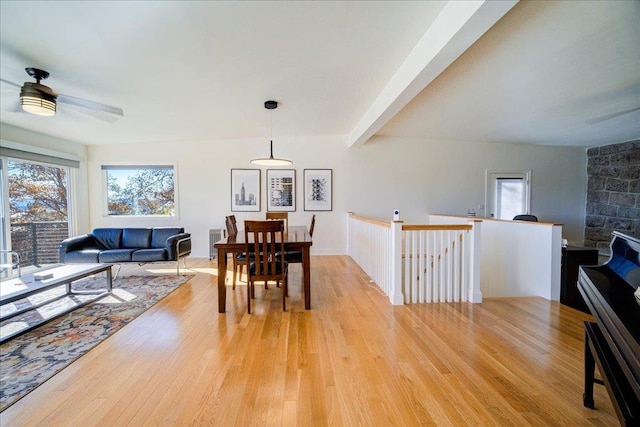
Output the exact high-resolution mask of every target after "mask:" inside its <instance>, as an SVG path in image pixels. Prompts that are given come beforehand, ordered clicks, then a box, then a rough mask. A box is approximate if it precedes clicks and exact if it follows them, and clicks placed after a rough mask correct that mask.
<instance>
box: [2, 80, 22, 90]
mask: <svg viewBox="0 0 640 427" xmlns="http://www.w3.org/2000/svg"><path fill="white" fill-rule="evenodd" d="M0 82H2V83H6V84H8V85H11V86H15V87H17V88H20V87H22V85H19V84H18V83H14V82H10V81H9V80H5V79H2V78H0Z"/></svg>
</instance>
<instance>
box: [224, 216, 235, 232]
mask: <svg viewBox="0 0 640 427" xmlns="http://www.w3.org/2000/svg"><path fill="white" fill-rule="evenodd" d="M224 224H225V226H226V227H227V236H236V235H238V225H237V224H236V216H235V215H229V216H227V217H226V218H225V220H224Z"/></svg>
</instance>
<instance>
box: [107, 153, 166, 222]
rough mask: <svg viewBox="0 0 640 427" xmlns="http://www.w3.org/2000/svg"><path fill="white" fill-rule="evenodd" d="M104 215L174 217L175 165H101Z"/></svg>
mask: <svg viewBox="0 0 640 427" xmlns="http://www.w3.org/2000/svg"><path fill="white" fill-rule="evenodd" d="M102 171H103V176H104V182H105V194H106V215H108V216H167V217H175V216H176V184H175V181H176V180H175V166H173V165H144V166H139V165H126V166H113V165H103V166H102Z"/></svg>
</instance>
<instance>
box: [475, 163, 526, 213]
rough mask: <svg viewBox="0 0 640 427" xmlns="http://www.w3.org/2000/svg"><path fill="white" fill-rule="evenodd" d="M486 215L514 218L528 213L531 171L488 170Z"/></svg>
mask: <svg viewBox="0 0 640 427" xmlns="http://www.w3.org/2000/svg"><path fill="white" fill-rule="evenodd" d="M486 175H487V182H486V190H485V205H486V211H485V212H486V216H487V217H488V218H495V219H513V217H514V216H516V215H520V214H528V213H529V207H530V199H531V179H530V177H531V171H490V170H488V171H487V172H486Z"/></svg>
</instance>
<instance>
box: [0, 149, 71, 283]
mask: <svg viewBox="0 0 640 427" xmlns="http://www.w3.org/2000/svg"><path fill="white" fill-rule="evenodd" d="M0 172H2V173H1V178H2V188H3V190H2V192H1V193H0V196H2V208H1V213H2V230H3V231H2V239H1V240H2V241H1V242H0V243H1V244H2V246H3V247H2V249H5V250H8V249H10V250H12V251H15V252H18V254H19V255H20V264H21V267H22V272H23V274H24V273H25V272H29V271H32V270H36V269H40V268H43V267H47V266H49V265H51V264H55V263H57V262H58V246H59V245H60V242H61V241H62V240H63V239H65V238H67V237H68V236H69V174H70V170H69V167H68V166H60V165H55V164H48V163H44V162H38V161H32V160H23V159H16V158H10V157H3V158H2V168H1V169H0ZM7 213H8V215H7Z"/></svg>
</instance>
